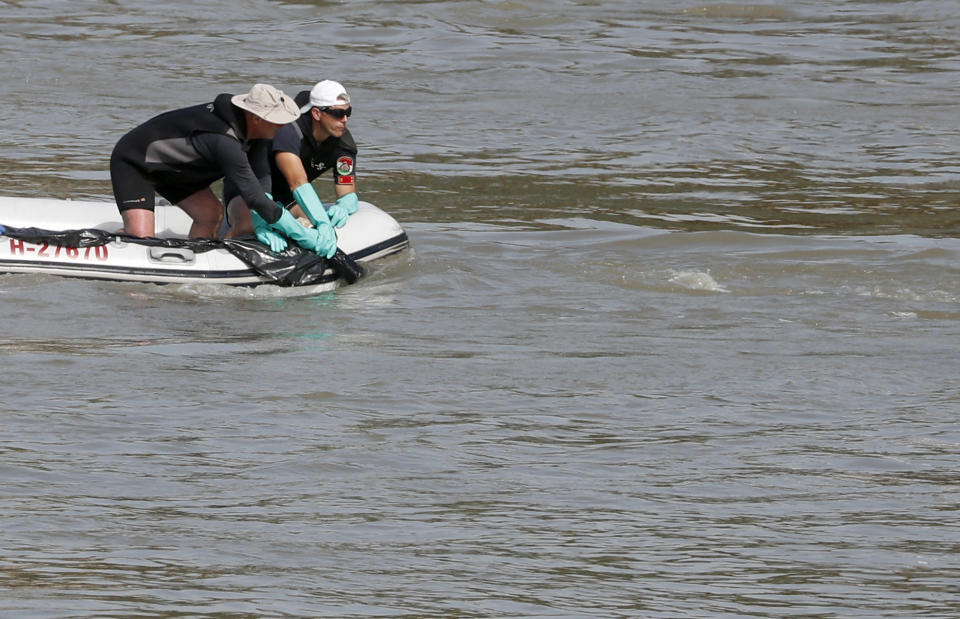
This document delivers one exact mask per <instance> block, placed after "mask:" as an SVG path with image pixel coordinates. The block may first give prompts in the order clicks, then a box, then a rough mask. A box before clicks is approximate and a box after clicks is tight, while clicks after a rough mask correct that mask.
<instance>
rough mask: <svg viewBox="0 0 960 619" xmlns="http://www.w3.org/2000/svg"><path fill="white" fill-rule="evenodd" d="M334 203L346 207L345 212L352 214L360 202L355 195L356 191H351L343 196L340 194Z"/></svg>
mask: <svg viewBox="0 0 960 619" xmlns="http://www.w3.org/2000/svg"><path fill="white" fill-rule="evenodd" d="M334 204H339V205H341V206H343V208H345V209H347V214H349V215H353V214H354V213H356V212H357V207H358V205H359V204H360V198H359V197H358V196H357V192H356V191H353V192H350V193H348V194H347V195H345V196H340V198H339V199H338V200H337V201H336V202H335V203H334Z"/></svg>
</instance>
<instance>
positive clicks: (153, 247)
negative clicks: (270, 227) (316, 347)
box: [0, 197, 409, 290]
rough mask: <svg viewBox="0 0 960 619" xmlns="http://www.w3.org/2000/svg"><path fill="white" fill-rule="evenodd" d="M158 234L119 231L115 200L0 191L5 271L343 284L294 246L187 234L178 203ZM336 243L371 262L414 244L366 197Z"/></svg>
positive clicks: (161, 211) (0, 261)
mask: <svg viewBox="0 0 960 619" xmlns="http://www.w3.org/2000/svg"><path fill="white" fill-rule="evenodd" d="M156 220H157V237H158V238H157V239H136V238H134V237H129V236H124V235H117V234H115V231H117V230H119V229H121V228H122V225H123V224H122V220H121V218H120V215H119V213H118V212H117V209H116V206H115V205H113V204H112V203H102V202H86V201H79V200H50V199H37V198H10V197H0V226H2V227H4V229H5V230H4V232H3V234H0V273H43V274H50V275H59V276H66V277H83V278H90V279H102V280H114V281H129V282H152V283H158V284H165V283H181V284H186V283H209V284H224V285H231V286H258V285H262V284H273V285H279V286H297V285H310V286H314V287H319V288H318V289H319V290H323V289H332V288H335V287H337V286H339V285H341V284H343V283H344V280H343V278H341V277H340V276H339V274H338V272H337V270H336V268H335V265H334V264H332V263H330V262H328V261H325V260H323V259H320V258H319V257H317V256H316V255H315V254H311V253H309V252H304V251H302V250H299V249H298V248H295V247H291V248H289V249H288V250H287V251H286V252H283V253H282V254H274V253H273V252H270V251H269V250H268V249H267V248H266V247H265V246H264V245H262V244H260V243H258V242H257V241H256V240H255V239H253V238H250V239H245V240H236V241H216V240H204V239H188V238H187V233H188V231H189V228H190V223H191V222H190V218H189V217H188V216H187V215H186V213H184V212H183V211H182V210H180V209H179V208H177V207H174V206H169V205H164V206H158V207H157V209H156ZM337 244H338V247H339V248H340V249H341V250H342V251H343V253H344V254H346V255H347V256H349V258H351V259H353V260H355V261H357V262H360V263H370V262H373V261H375V260H378V259H380V258H383V257H385V256H388V255H391V254H394V253H397V252H400V251H402V250H404V249H406V248H407V247H408V246H409V241H408V239H407V235H406V233H405V232H404V230H403V228H401V226H400V225H399V224H398V223H397V222H396V220H395V219H393V217H391V216H390V215H388V214H387V213H385V212H384V211H382V210H380V209H379V208H377V207H376V206H374V205H373V204H370V203H368V202H361V203H360V205H359V207H358V210H357V212H356V213H354V214H353V215H351V216H350V218H349V219H348V220H347V224H346V225H345V226H344V227H343V228H339V229H337Z"/></svg>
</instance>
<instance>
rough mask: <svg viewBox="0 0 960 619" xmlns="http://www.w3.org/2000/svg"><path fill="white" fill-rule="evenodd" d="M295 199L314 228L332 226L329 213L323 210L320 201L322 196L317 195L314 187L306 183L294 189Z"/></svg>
mask: <svg viewBox="0 0 960 619" xmlns="http://www.w3.org/2000/svg"><path fill="white" fill-rule="evenodd" d="M293 199H294V200H296V201H297V204H299V205H300V208H302V209H303V212H304V213H306V214H307V219H309V220H310V223H312V224H313V225H314V226H316V227H318V228H319V227H320V226H321V225H322V224H327V225H330V218H329V217H327V211H326V209H325V208H323V202H321V201H320V196H318V195H317V190H316V189H314V188H313V185H311V184H310V183H304V184H302V185H300V186H299V187H297V188H296V189H294V190H293Z"/></svg>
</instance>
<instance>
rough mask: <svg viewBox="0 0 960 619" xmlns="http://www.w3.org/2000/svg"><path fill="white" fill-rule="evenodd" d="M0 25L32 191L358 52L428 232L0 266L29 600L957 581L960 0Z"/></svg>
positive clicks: (180, 607) (103, 611)
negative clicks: (26, 268)
mask: <svg viewBox="0 0 960 619" xmlns="http://www.w3.org/2000/svg"><path fill="white" fill-rule="evenodd" d="M0 20H2V22H3V24H4V26H3V28H2V29H0V58H2V59H3V61H4V73H3V76H4V79H3V80H2V81H0V95H2V101H3V102H4V113H3V114H2V115H0V127H2V131H0V175H2V179H3V180H2V181H0V188H2V193H3V194H4V195H23V196H44V197H60V198H67V197H82V198H93V199H104V200H109V199H110V186H109V179H108V174H107V160H108V156H109V152H110V149H111V148H112V146H113V143H114V142H115V141H116V139H117V138H118V137H119V136H120V135H122V133H123V132H125V131H126V130H127V129H129V128H130V127H132V126H134V125H135V124H137V123H139V122H141V121H142V120H144V119H146V118H147V117H149V116H151V115H153V114H156V113H158V112H160V111H164V110H166V109H171V108H173V107H178V106H181V105H187V104H192V103H197V102H202V101H205V100H208V99H210V98H212V96H214V95H216V94H217V93H220V92H239V91H241V90H245V89H246V88H249V86H250V85H251V84H252V83H254V82H256V81H269V82H272V83H274V84H275V85H277V86H280V87H281V88H284V89H285V90H288V91H296V90H299V89H301V88H305V87H308V86H309V85H311V84H312V83H313V82H315V81H317V80H319V79H322V78H327V77H330V78H334V79H338V80H340V81H342V82H344V83H345V84H346V85H347V87H348V89H349V90H350V92H351V94H352V96H353V98H354V102H355V110H356V111H355V114H354V115H353V117H351V120H350V127H351V129H352V131H353V133H354V135H355V136H356V137H357V141H358V143H359V144H360V148H361V153H360V157H359V163H360V167H359V172H360V177H359V186H360V195H361V197H362V198H363V199H366V200H369V201H371V202H374V203H376V204H378V205H379V206H380V207H382V208H384V209H385V210H387V211H389V212H391V213H392V214H393V215H394V216H395V217H397V219H398V220H400V221H401V222H402V223H403V224H404V225H405V227H406V229H407V231H408V233H409V235H410V238H411V241H412V243H413V250H412V251H411V252H409V253H407V254H404V255H401V256H398V257H395V258H392V259H390V260H388V261H386V262H384V263H381V264H380V265H378V266H377V267H376V268H375V269H374V270H373V273H372V274H371V277H370V278H369V279H367V280H364V281H362V282H361V283H360V284H359V285H357V286H352V287H349V288H343V289H340V290H338V291H336V292H334V293H331V294H327V295H323V296H318V297H306V298H305V297H286V296H281V295H277V294H271V293H270V292H269V291H266V290H257V291H248V290H228V289H222V288H216V287H178V286H165V287H158V286H146V285H132V284H116V283H96V282H85V281H77V280H66V279H57V278H53V277H32V276H12V275H0V312H2V315H3V320H2V331H0V363H2V367H3V373H2V378H0V419H2V422H3V423H2V427H3V429H4V431H3V433H2V436H0V472H2V479H3V480H4V481H3V484H0V530H2V531H3V534H2V536H0V540H2V541H0V599H2V600H3V602H2V603H0V604H2V608H3V611H4V613H3V614H5V615H9V616H16V617H65V616H77V617H79V616H84V617H87V616H89V617H94V616H96V617H102V616H139V615H142V616H169V617H173V616H209V617H213V616H218V617H223V616H271V617H275V616H297V617H299V616H336V617H344V616H489V617H494V616H495V617H502V616H551V617H565V616H570V617H584V616H595V617H610V616H630V617H664V618H666V617H671V618H672V617H702V616H730V617H734V616H736V617H742V616H753V617H784V616H795V617H801V616H802V617H835V616H844V617H871V618H872V617H908V616H910V617H913V616H927V617H952V616H955V615H956V614H957V613H958V612H960V598H958V597H957V594H956V592H955V589H956V582H957V578H958V576H960V564H958V562H957V560H956V556H957V552H958V550H960V528H958V526H957V525H956V517H955V513H956V511H957V509H958V507H960V491H958V484H957V480H956V470H957V463H958V446H960V433H958V431H957V427H956V413H957V411H958V410H960V389H958V387H957V385H956V376H957V371H958V370H960V355H958V353H957V352H956V342H957V338H958V335H960V328H958V325H960V305H958V299H960V271H958V269H957V267H956V265H957V264H958V259H960V242H958V241H957V239H956V238H955V237H956V232H955V227H956V221H957V216H956V214H955V213H956V210H955V209H956V204H957V202H958V198H960V191H958V184H957V181H956V178H957V172H958V167H957V165H956V163H955V162H956V155H957V153H958V152H960V133H958V131H957V130H956V124H957V122H956V119H957V117H958V116H957V112H958V104H957V102H956V101H957V96H956V95H957V84H958V83H960V82H958V80H957V77H958V70H960V32H958V24H960V9H958V8H957V7H955V6H954V5H953V4H951V3H948V2H942V1H914V2H905V1H901V2H880V1H863V2H852V1H851V2H846V1H845V2H824V1H822V0H816V1H813V0H807V1H802V2H794V3H790V5H789V7H786V6H784V5H782V3H773V2H768V3H763V2H756V3H744V4H734V3H722V4H721V3H713V2H707V3H704V2H700V3H697V2H679V3H672V4H671V3H666V4H665V3H654V2H631V1H627V0H613V1H609V2H596V1H588V0H579V1H560V0H551V1H547V0H527V1H522V0H518V1H516V2H494V1H480V0H477V1H473V0H468V1H464V2H452V1H449V0H438V1H432V2H400V1H398V2H368V1H363V0H361V1H356V2H350V3H346V2H333V1H329V2H327V1H314V2H264V1H259V0H258V1H253V2H244V3H201V4H197V3H188V2H182V1H179V0H178V1H174V2H143V1H141V0H129V1H125V0H122V1H117V2H86V1H78V2H69V3H68V2H54V1H51V0H42V1H26V0H24V1H7V2H0ZM329 184H330V182H329V181H326V180H325V181H322V182H320V183H319V184H318V187H319V188H320V190H321V191H320V193H321V196H326V195H332V187H330V186H329Z"/></svg>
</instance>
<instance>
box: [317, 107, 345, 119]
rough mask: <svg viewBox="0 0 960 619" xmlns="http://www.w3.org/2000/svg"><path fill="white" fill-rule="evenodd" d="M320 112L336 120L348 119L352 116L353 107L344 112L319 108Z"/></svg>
mask: <svg viewBox="0 0 960 619" xmlns="http://www.w3.org/2000/svg"><path fill="white" fill-rule="evenodd" d="M320 111H321V112H324V113H325V114H330V115H331V116H333V117H334V118H337V119H340V118H343V117H344V116H346V117H347V118H350V114H353V107H348V108H347V109H345V110H331V109H330V108H328V107H322V108H320Z"/></svg>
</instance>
